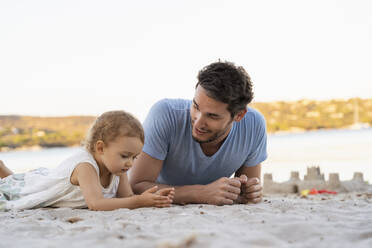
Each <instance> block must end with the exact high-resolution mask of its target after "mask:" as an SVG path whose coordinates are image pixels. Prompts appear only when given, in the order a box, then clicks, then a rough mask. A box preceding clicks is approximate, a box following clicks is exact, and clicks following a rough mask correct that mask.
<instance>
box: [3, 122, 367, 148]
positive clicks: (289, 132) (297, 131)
mask: <svg viewBox="0 0 372 248" xmlns="http://www.w3.org/2000/svg"><path fill="white" fill-rule="evenodd" d="M370 128H372V127H371V126H368V127H367V126H363V127H362V128H358V129H356V128H353V127H345V128H337V129H336V128H329V129H328V128H321V129H312V130H302V129H293V130H285V131H277V132H268V135H272V136H281V135H291V134H304V133H313V132H321V131H342V130H350V131H352V130H364V129H370ZM71 147H81V145H80V144H75V145H70V146H68V145H61V146H40V145H32V146H20V147H15V148H11V147H0V152H13V151H40V150H43V149H51V148H71Z"/></svg>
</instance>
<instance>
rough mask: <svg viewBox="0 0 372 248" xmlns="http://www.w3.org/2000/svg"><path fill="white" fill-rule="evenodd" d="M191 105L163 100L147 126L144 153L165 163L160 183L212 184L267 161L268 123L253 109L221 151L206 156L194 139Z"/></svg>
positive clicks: (158, 180) (180, 100)
mask: <svg viewBox="0 0 372 248" xmlns="http://www.w3.org/2000/svg"><path fill="white" fill-rule="evenodd" d="M191 103H192V102H191V101H190V100H183V99H163V100H161V101H159V102H157V103H156V104H154V106H153V107H152V108H151V110H150V112H149V114H148V115H147V118H146V120H145V121H144V123H143V126H144V130H145V145H144V147H143V151H144V152H145V153H147V154H148V155H150V156H151V157H153V158H156V159H159V160H163V167H162V169H161V171H160V174H159V176H158V178H157V183H162V184H168V185H192V184H208V183H211V182H213V181H215V180H217V179H219V178H221V177H230V176H231V175H232V174H233V173H234V172H236V171H237V170H238V169H239V168H240V167H241V166H242V165H244V166H255V165H257V164H259V163H261V162H262V161H264V160H265V159H266V158H267V151H266V139H267V137H266V125H265V119H264V118H263V116H262V115H261V114H260V113H259V112H258V111H256V110H254V109H252V108H248V111H247V113H246V114H245V116H244V118H243V119H242V120H241V121H239V122H235V121H234V122H233V126H232V128H231V130H230V132H229V134H228V136H227V138H226V139H225V141H224V142H223V144H222V145H221V147H220V148H219V150H218V151H217V152H216V153H215V154H213V155H212V156H206V155H205V154H204V153H203V151H202V149H201V147H200V144H199V143H198V142H196V141H194V139H193V138H192V126H191V117H190V107H191ZM149 166H151V165H149Z"/></svg>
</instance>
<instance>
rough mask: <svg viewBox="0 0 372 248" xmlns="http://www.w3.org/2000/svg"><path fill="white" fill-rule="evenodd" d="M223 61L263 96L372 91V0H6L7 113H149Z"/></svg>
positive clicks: (1, 64) (0, 63)
mask: <svg viewBox="0 0 372 248" xmlns="http://www.w3.org/2000/svg"><path fill="white" fill-rule="evenodd" d="M219 59H220V60H227V61H231V62H234V63H235V64H236V65H240V66H243V67H244V68H245V69H246V71H247V72H248V74H249V75H250V76H251V78H252V81H253V83H254V93H255V99H254V101H257V102H262V101H277V100H291V101H292V100H299V99H304V98H307V99H317V100H324V99H334V98H337V99H340V98H344V99H345V98H351V97H361V98H372V1H369V0H365V1H359V0H350V1H331V0H313V1H301V0H280V1H276V0H272V1H269V0H257V1H249V0H242V1H235V0H227V1H221V0H213V1H209V0H205V1H201V0H199V1H194V0H188V1H181V0H179V1H176V0H157V1H150V0H149V1H141V0H139V1H124V0H120V1H109V0H108V1H93V0H87V1H79V0H72V1H70V0H64V1H48V0H46V1H38V0H34V1H17V0H14V1H5V0H0V92H1V95H0V115H9V114H16V115H37V116H66V115H99V114H101V113H102V112H104V111H108V110H117V109H124V110H126V111H129V112H132V113H133V114H134V115H136V116H137V117H138V118H139V119H140V120H143V119H144V118H145V117H146V114H147V112H148V111H149V109H150V107H151V106H152V105H153V104H154V103H155V102H156V101H158V100H160V99H162V98H188V99H192V97H193V95H194V87H195V84H196V82H197V80H196V76H197V73H198V71H199V70H200V69H202V68H203V67H204V66H206V65H208V64H210V63H212V62H215V61H217V60H219Z"/></svg>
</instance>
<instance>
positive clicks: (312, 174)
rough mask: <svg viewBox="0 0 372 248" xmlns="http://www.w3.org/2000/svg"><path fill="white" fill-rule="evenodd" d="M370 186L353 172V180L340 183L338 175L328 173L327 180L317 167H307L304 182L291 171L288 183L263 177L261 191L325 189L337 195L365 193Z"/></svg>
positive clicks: (291, 191) (283, 191)
mask: <svg viewBox="0 0 372 248" xmlns="http://www.w3.org/2000/svg"><path fill="white" fill-rule="evenodd" d="M370 187H371V185H369V184H368V183H367V182H366V181H364V179H363V173H361V172H355V173H354V176H353V179H352V180H349V181H342V182H341V181H340V178H339V175H338V173H330V174H329V180H328V181H326V180H325V179H324V174H322V173H320V168H319V167H308V168H307V174H306V175H305V176H304V180H301V179H300V176H299V172H297V171H292V172H291V177H290V179H289V180H288V181H286V182H283V183H277V182H274V181H273V177H272V174H265V175H264V183H263V188H264V189H263V191H264V193H266V194H275V193H299V192H301V191H302V190H306V189H313V188H315V189H318V190H319V189H325V190H330V191H336V192H337V193H346V192H365V191H367V190H368V189H369V188H370Z"/></svg>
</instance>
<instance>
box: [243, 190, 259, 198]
mask: <svg viewBox="0 0 372 248" xmlns="http://www.w3.org/2000/svg"><path fill="white" fill-rule="evenodd" d="M244 196H245V197H246V198H247V199H254V198H259V197H262V192H261V191H259V192H253V193H245V194H244Z"/></svg>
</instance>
